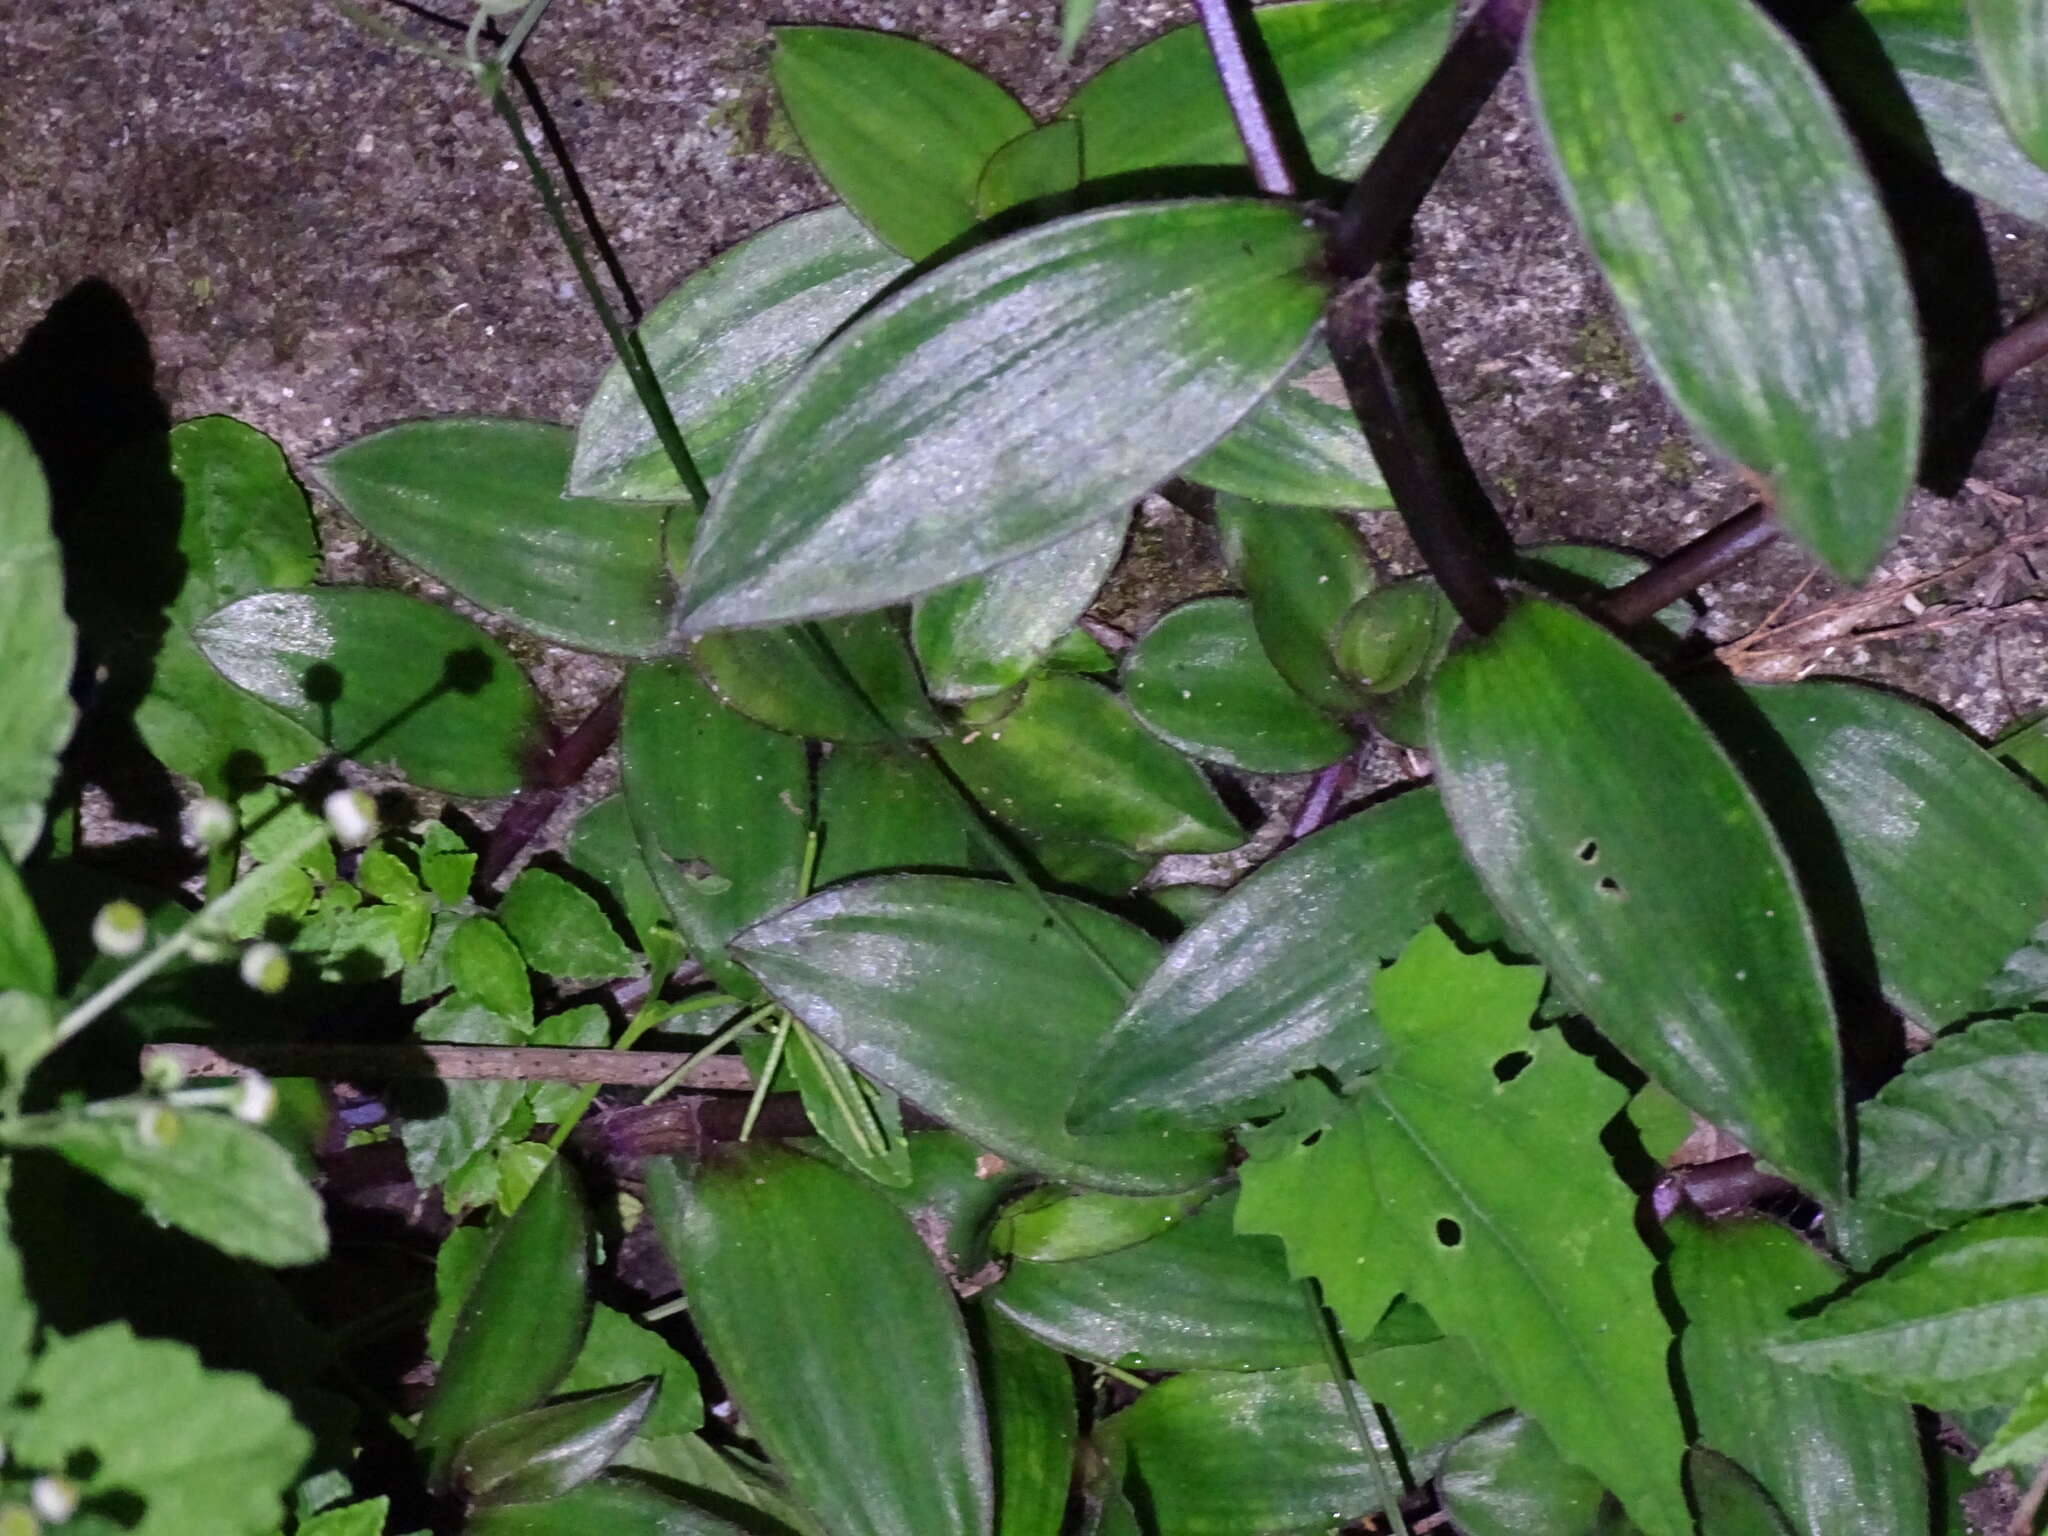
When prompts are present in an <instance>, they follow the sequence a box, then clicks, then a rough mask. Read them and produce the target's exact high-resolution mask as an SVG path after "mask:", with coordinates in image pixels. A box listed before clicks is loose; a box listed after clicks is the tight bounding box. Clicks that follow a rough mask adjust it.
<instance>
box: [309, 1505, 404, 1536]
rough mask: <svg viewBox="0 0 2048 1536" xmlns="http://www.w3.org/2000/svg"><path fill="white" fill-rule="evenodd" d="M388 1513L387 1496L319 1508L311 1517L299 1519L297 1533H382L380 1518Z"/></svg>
mask: <svg viewBox="0 0 2048 1536" xmlns="http://www.w3.org/2000/svg"><path fill="white" fill-rule="evenodd" d="M390 1513H391V1500H389V1499H388V1498H382V1499H365V1500H364V1501H363V1502H362V1503H360V1504H348V1505H344V1506H343V1507H342V1508H340V1509H323V1510H322V1511H321V1512H320V1513H319V1514H317V1515H315V1516H313V1518H312V1519H310V1520H301V1521H300V1522H299V1527H298V1536H384V1519H385V1517H386V1516H387V1515H389V1514H390Z"/></svg>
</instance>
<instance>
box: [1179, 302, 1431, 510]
mask: <svg viewBox="0 0 2048 1536" xmlns="http://www.w3.org/2000/svg"><path fill="white" fill-rule="evenodd" d="M1335 367H1336V365H1335V364H1334V363H1333V362H1331V360H1330V350H1329V348H1328V347H1327V346H1325V345H1324V344H1323V343H1322V342H1320V341H1318V342H1316V343H1314V344H1313V345H1312V346H1311V347H1310V348H1309V353H1308V356H1307V357H1305V358H1303V359H1302V360H1301V362H1300V363H1299V364H1298V365H1297V366H1296V367H1295V370H1294V372H1293V374H1291V375H1290V376H1289V377H1288V379H1287V380H1286V382H1285V383H1283V384H1282V385H1281V386H1280V387H1279V388H1278V389H1276V390H1274V391H1273V393H1271V394H1270V395H1268V396H1266V398H1265V400H1264V401H1262V402H1261V403H1260V405H1259V407H1258V409H1257V410H1255V411H1253V412H1252V413H1251V415H1249V416H1247V417H1245V419H1244V420H1243V421H1241V422H1239V423H1238V424H1237V425H1236V426H1235V427H1234V428H1232V429H1231V432H1230V435H1229V436H1228V437H1226V438H1224V439H1223V441H1222V442H1220V443H1218V444H1217V445H1216V446H1215V447H1214V448H1211V449H1210V450H1209V451H1208V452H1207V453H1205V454H1203V455H1202V456H1201V457H1200V458H1199V459H1197V460H1195V462H1194V463H1192V464H1190V465H1188V467H1187V468H1186V469H1185V470H1184V471H1182V473H1184V474H1185V475H1186V476H1187V478H1188V479H1190V480H1192V481H1194V482H1195V483H1196V484H1197V485H1206V486H1209V487H1211V488H1212V489H1214V490H1218V491H1224V492H1228V493H1230V494H1233V495H1238V496H1248V497H1250V498H1251V499H1252V500H1253V501H1259V502H1265V503H1267V504H1268V505H1272V506H1281V507H1390V506H1392V505H1393V500H1392V498H1391V496H1390V495H1389V493H1388V491H1387V487H1386V482H1385V481H1384V480H1382V479H1381V478H1380V467H1379V465H1377V464H1376V463H1374V462H1373V457H1372V450H1371V449H1370V448H1368V447H1367V446H1366V444H1365V435H1364V434H1363V433H1362V432H1360V431H1359V428H1358V418H1357V417H1356V416H1354V415H1352V413H1351V409H1350V407H1349V406H1346V405H1335V404H1332V403H1331V402H1330V401H1328V400H1325V399H1324V398H1323V397H1322V396H1321V395H1319V394H1316V393H1314V392H1313V390H1312V389H1311V388H1310V383H1311V381H1321V380H1324V379H1335V377H1336V374H1335V371H1334V370H1335Z"/></svg>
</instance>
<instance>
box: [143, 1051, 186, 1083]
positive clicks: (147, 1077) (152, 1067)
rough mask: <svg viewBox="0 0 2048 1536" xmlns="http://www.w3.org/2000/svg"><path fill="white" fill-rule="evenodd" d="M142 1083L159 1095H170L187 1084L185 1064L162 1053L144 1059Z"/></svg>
mask: <svg viewBox="0 0 2048 1536" xmlns="http://www.w3.org/2000/svg"><path fill="white" fill-rule="evenodd" d="M142 1081H143V1082H144V1083H145V1084H147V1085H148V1086H149V1087H150V1088H153V1089H154V1090H156V1092H158V1093H170V1092H173V1091H174V1090H176V1089H178V1088H180V1087H182V1086H183V1085H184V1082H185V1064H184V1063H183V1062H182V1061H180V1060H178V1058H177V1057H175V1056H171V1055H167V1054H164V1053H162V1052H157V1053H153V1054H151V1055H148V1056H145V1057H143V1058H142Z"/></svg>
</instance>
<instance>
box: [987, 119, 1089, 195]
mask: <svg viewBox="0 0 2048 1536" xmlns="http://www.w3.org/2000/svg"><path fill="white" fill-rule="evenodd" d="M1080 181H1081V125H1080V124H1079V123H1077V122H1075V121H1074V120H1073V119H1072V118H1069V117H1061V118H1055V119H1054V120H1053V121H1052V122H1049V123H1047V124H1046V125H1045V126H1044V127H1042V128H1033V129H1032V130H1031V131H1030V132H1028V133H1020V134H1018V135H1017V137H1016V138H1014V139H1012V140H1010V142H1009V143H1007V144H1005V145H1004V146H1003V147H1002V148H1001V149H999V150H997V151H996V152H995V153H994V154H992V155H990V156H989V157H988V164H986V165H984V166H983V167H982V168H981V174H980V176H979V177H978V178H977V179H976V181H975V184H974V215H975V217H976V219H991V218H994V217H995V216H996V215H997V214H999V213H1007V212H1009V210H1010V209H1012V208H1016V207H1020V206H1022V205H1024V204H1027V203H1041V204H1044V205H1045V206H1044V210H1043V211H1045V212H1050V211H1052V209H1053V207H1054V205H1053V204H1052V203H1050V202H1049V201H1048V200H1049V199H1052V198H1057V197H1060V196H1062V195H1063V194H1065V193H1068V192H1071V191H1073V190H1074V188H1075V187H1076V186H1078V185H1079V184H1080ZM1032 211H1033V212H1039V211H1041V210H1039V209H1033V210H1032Z"/></svg>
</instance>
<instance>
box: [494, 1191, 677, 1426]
mask: <svg viewBox="0 0 2048 1536" xmlns="http://www.w3.org/2000/svg"><path fill="white" fill-rule="evenodd" d="M461 1230H469V1229H467V1228H464V1229H461ZM643 1376H654V1377H658V1378H660V1381H661V1394H660V1396H658V1397H657V1398H656V1399H655V1400H654V1405H653V1407H652V1408H651V1409H650V1410H649V1411H648V1414H647V1422H646V1424H645V1425H644V1426H643V1427H642V1429H641V1433H642V1434H645V1435H687V1434H689V1433H690V1432H691V1431H692V1430H694V1429H697V1428H698V1427H699V1426H701V1425H702V1424H703V1422H704V1402H703V1398H702V1397H701V1395H700V1394H699V1392H698V1389H697V1373H696V1371H694V1370H693V1369H691V1366H690V1362H689V1361H688V1360H686V1359H684V1358H683V1357H682V1356H681V1355H679V1354H677V1353H676V1352H675V1351H674V1350H673V1349H671V1348H670V1347H669V1345H668V1341H667V1340H666V1339H664V1338H662V1336H661V1335H660V1334H658V1333H656V1332H655V1331H654V1330H653V1329H652V1328H643V1327H641V1326H640V1325H639V1324H638V1323H636V1322H634V1321H633V1319H632V1318H630V1317H628V1316H627V1315H626V1314H625V1313H623V1312H620V1311H617V1310H616V1309H614V1308H612V1307H607V1306H605V1305H603V1304H602V1303H599V1304H597V1305H595V1306H593V1307H592V1308H591V1309H590V1331H589V1332H588V1333H587V1334H585V1335H584V1338H583V1349H582V1352H581V1353H580V1354H578V1355H577V1356H576V1363H575V1364H574V1365H573V1366H571V1367H570V1368H569V1374H568V1375H566V1376H564V1377H563V1378H562V1381H561V1386H560V1388H559V1390H560V1391H561V1392H563V1393H572V1392H595V1391H598V1390H600V1389H602V1388H606V1387H616V1386H620V1385H623V1384H624V1383H626V1382H630V1381H637V1380H639V1379H640V1378H641V1377H643Z"/></svg>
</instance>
